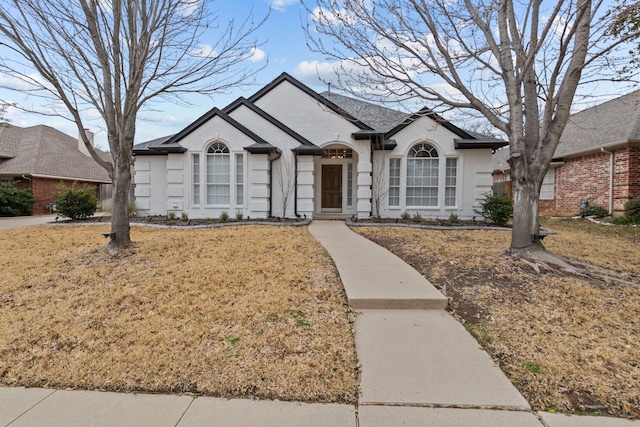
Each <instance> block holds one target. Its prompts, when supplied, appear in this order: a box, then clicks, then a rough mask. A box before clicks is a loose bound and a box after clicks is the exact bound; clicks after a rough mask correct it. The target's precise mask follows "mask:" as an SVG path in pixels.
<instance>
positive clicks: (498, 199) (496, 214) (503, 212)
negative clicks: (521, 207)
mask: <svg viewBox="0 0 640 427" xmlns="http://www.w3.org/2000/svg"><path fill="white" fill-rule="evenodd" d="M473 211H474V212H475V213H477V214H479V215H482V216H483V217H484V218H486V219H488V220H489V221H491V222H494V223H496V224H497V225H507V223H508V222H509V220H510V219H511V217H512V216H513V201H512V200H511V197H509V196H507V195H503V196H494V195H492V194H489V193H487V194H485V195H484V199H482V200H481V201H480V206H479V207H478V208H474V209H473Z"/></svg>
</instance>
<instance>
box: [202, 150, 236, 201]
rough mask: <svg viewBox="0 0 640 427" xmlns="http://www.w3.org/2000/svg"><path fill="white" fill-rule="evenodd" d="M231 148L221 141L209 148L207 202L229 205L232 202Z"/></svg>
mask: <svg viewBox="0 0 640 427" xmlns="http://www.w3.org/2000/svg"><path fill="white" fill-rule="evenodd" d="M230 169H231V166H230V158H229V148H228V147H227V146H226V145H225V144H223V143H220V142H216V143H213V144H211V146H210V147H209V149H207V204H208V205H228V204H229V202H230V194H231V185H230V184H231V182H230V176H231V174H230Z"/></svg>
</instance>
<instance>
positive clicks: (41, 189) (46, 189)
mask: <svg viewBox="0 0 640 427" xmlns="http://www.w3.org/2000/svg"><path fill="white" fill-rule="evenodd" d="M16 180H17V181H18V180H19V181H18V183H17V187H18V188H21V189H22V188H29V189H31V192H32V193H33V197H35V199H36V202H35V203H34V204H33V215H42V214H48V213H49V210H48V209H47V205H48V204H50V203H53V193H54V192H55V191H56V186H57V185H58V184H60V183H63V184H64V185H66V186H67V187H71V186H72V185H73V183H74V182H76V187H75V188H81V187H82V186H83V184H86V185H88V186H90V187H93V188H94V194H95V195H96V197H98V184H96V183H95V182H82V181H71V180H63V179H48V178H31V180H30V181H29V180H27V179H24V178H19V179H16Z"/></svg>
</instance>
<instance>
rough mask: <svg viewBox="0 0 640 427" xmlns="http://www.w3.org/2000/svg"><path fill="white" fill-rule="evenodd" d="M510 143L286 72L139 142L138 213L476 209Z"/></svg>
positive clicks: (463, 212) (464, 213)
mask: <svg viewBox="0 0 640 427" xmlns="http://www.w3.org/2000/svg"><path fill="white" fill-rule="evenodd" d="M505 144H506V142H504V141H500V140H497V139H493V138H490V137H483V136H480V135H477V134H472V133H470V132H467V131H464V130H462V129H461V128H458V127H457V126H455V125H453V124H452V123H450V122H448V121H446V120H444V119H442V118H441V117H440V116H438V115H437V114H435V113H434V112H432V111H430V110H429V109H426V108H425V109H423V110H421V111H419V112H417V113H415V114H406V113H401V112H398V111H394V110H392V109H388V108H384V107H381V106H378V105H374V104H371V103H368V102H363V101H359V100H356V99H353V98H348V97H345V96H341V95H338V94H335V93H329V92H325V93H322V94H318V93H316V92H314V91H313V90H311V89H310V88H309V87H307V86H305V85H303V84H302V83H301V82H299V81H298V80H296V79H294V78H293V77H291V76H290V75H288V74H286V73H283V74H281V75H280V76H279V77H277V78H276V79H275V80H273V81H272V82H271V83H269V84H267V85H266V86H265V87H263V88H262V89H260V90H259V91H258V92H256V93H255V94H254V95H252V96H251V97H249V98H248V99H245V98H239V99H237V100H236V101H234V102H232V103H231V104H230V105H228V106H227V107H225V108H223V109H218V108H213V109H212V110H210V111H209V112H207V113H206V114H204V115H203V116H202V117H200V118H198V119H197V120H195V121H194V122H193V123H191V124H190V125H189V126H187V127H186V128H185V129H183V130H182V131H180V132H179V133H177V134H175V135H172V136H169V137H165V138H159V139H156V140H153V141H148V142H144V143H140V144H137V145H135V146H134V154H135V156H136V159H135V163H134V166H135V197H136V207H137V209H138V212H139V213H140V214H145V215H166V214H167V213H168V212H171V211H174V212H176V213H178V214H181V213H182V212H185V213H186V214H187V215H188V216H189V217H190V218H217V217H218V216H219V215H220V214H221V213H222V212H226V213H227V214H228V215H230V216H235V215H236V214H238V213H241V214H242V215H243V217H250V218H266V217H272V216H273V217H294V216H295V217H307V218H312V217H315V218H318V217H323V216H324V217H327V216H337V217H351V216H353V217H357V218H368V217H370V216H372V215H375V216H377V215H379V216H382V217H395V218H397V217H400V216H401V215H402V213H403V212H405V211H406V212H409V213H411V214H412V215H413V214H414V213H416V212H418V213H420V214H421V215H422V216H423V217H425V218H428V217H431V218H436V217H439V218H448V217H449V216H450V215H451V214H452V213H455V214H456V215H458V217H460V218H472V217H473V216H475V215H476V214H475V213H474V211H473V208H474V206H476V205H477V202H478V200H480V199H481V198H482V197H483V195H484V194H485V193H487V192H490V191H491V185H492V179H491V170H492V167H491V153H492V150H494V149H496V148H498V147H501V146H504V145H505Z"/></svg>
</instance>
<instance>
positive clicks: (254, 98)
mask: <svg viewBox="0 0 640 427" xmlns="http://www.w3.org/2000/svg"><path fill="white" fill-rule="evenodd" d="M285 82H286V83H289V84H291V85H292V86H294V87H295V88H297V89H299V90H300V91H301V92H303V93H305V94H306V95H308V96H309V97H311V98H313V99H314V100H315V101H316V102H318V103H319V104H321V105H323V106H325V107H327V108H328V109H329V110H331V111H333V112H334V113H336V114H338V115H340V116H342V117H344V118H345V119H346V120H348V121H349V122H350V123H353V124H354V125H355V126H357V127H358V128H360V129H367V130H373V128H371V126H369V125H368V124H366V123H364V122H362V121H361V120H360V118H358V117H354V116H352V115H351V114H350V113H349V112H348V111H346V110H345V109H343V108H341V107H340V106H338V105H337V104H335V103H334V102H332V101H331V100H330V99H327V98H325V97H324V96H322V95H320V94H318V93H316V92H314V91H313V90H312V89H311V88H309V87H308V86H305V85H304V84H302V83H301V82H300V81H298V80H296V79H295V78H293V77H291V76H290V75H289V74H287V73H282V74H280V76H278V77H277V78H275V79H274V80H273V81H272V82H271V83H269V84H267V85H266V86H265V87H263V88H262V89H260V90H259V91H258V92H256V93H255V94H253V95H252V96H250V97H249V101H250V102H251V103H256V102H257V101H258V100H260V98H262V97H264V96H265V95H266V94H268V93H269V92H271V91H272V90H273V89H275V88H276V87H278V86H279V85H281V84H282V83H285Z"/></svg>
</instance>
